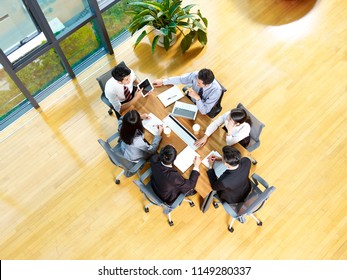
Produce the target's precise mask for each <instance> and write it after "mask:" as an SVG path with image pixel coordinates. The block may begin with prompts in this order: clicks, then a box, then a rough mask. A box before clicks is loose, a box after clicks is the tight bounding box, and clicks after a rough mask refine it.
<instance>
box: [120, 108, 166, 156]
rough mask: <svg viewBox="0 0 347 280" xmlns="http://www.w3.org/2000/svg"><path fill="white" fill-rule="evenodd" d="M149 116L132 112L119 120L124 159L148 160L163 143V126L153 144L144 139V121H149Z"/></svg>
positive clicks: (160, 127)
mask: <svg viewBox="0 0 347 280" xmlns="http://www.w3.org/2000/svg"><path fill="white" fill-rule="evenodd" d="M148 118H149V116H148V114H141V116H140V114H139V113H138V112H137V111H136V110H131V111H129V112H128V113H126V114H125V115H124V117H122V118H120V119H119V123H118V129H119V133H120V140H121V141H122V142H121V149H122V151H123V154H124V157H125V158H127V159H129V160H131V161H134V162H136V161H138V160H140V159H142V158H144V159H147V158H149V157H150V156H151V155H152V154H154V153H155V152H156V151H157V149H158V146H159V143H160V141H161V133H162V131H163V126H158V131H159V135H155V136H154V139H153V142H152V144H149V143H148V142H147V141H146V140H145V137H144V127H143V125H142V119H148Z"/></svg>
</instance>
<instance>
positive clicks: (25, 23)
mask: <svg viewBox="0 0 347 280" xmlns="http://www.w3.org/2000/svg"><path fill="white" fill-rule="evenodd" d="M43 41H46V38H45V37H44V35H43V34H42V32H41V31H40V29H39V27H38V25H37V24H36V22H35V21H34V20H33V17H32V15H31V14H30V13H29V12H28V10H27V8H26V6H25V5H24V4H23V2H22V1H20V0H1V10H0V48H1V49H2V50H3V51H4V53H5V54H7V55H9V56H8V58H9V60H10V61H12V62H13V61H16V60H17V59H19V58H20V57H22V56H23V55H25V54H26V53H28V52H29V51H30V50H32V49H34V48H36V47H37V46H38V45H40V44H42V42H43Z"/></svg>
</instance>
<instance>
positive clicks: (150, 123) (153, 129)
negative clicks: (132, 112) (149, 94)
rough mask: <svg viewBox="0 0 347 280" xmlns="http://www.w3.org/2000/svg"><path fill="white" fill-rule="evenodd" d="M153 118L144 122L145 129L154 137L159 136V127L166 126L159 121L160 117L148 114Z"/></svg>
mask: <svg viewBox="0 0 347 280" xmlns="http://www.w3.org/2000/svg"><path fill="white" fill-rule="evenodd" d="M148 115H149V116H150V117H151V118H150V119H148V120H142V124H143V127H144V128H145V129H147V130H148V131H149V132H150V133H152V134H153V135H158V128H157V125H164V123H163V122H162V121H161V120H160V119H158V117H157V116H156V115H154V114H152V113H149V114H148Z"/></svg>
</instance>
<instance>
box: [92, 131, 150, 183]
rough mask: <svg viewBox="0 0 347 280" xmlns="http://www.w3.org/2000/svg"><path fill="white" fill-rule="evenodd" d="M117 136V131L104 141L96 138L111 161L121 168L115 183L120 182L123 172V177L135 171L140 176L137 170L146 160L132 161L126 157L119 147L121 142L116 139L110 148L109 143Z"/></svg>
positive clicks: (129, 175) (133, 173) (131, 174)
mask: <svg viewBox="0 0 347 280" xmlns="http://www.w3.org/2000/svg"><path fill="white" fill-rule="evenodd" d="M118 138H119V132H116V133H115V134H113V135H112V136H111V137H110V138H108V139H107V140H106V142H105V141H103V140H102V139H99V140H98V142H99V144H100V145H101V146H102V147H103V148H104V150H105V152H106V153H107V155H108V157H109V158H110V160H111V162H112V163H113V164H114V165H116V166H118V167H120V168H122V169H123V170H122V172H121V173H119V174H118V175H117V177H116V180H115V183H116V184H117V185H119V184H120V180H119V178H120V177H121V176H122V175H123V174H124V176H125V177H131V176H133V175H135V174H136V173H137V175H138V176H139V177H140V172H139V170H140V169H141V168H142V167H143V165H144V164H145V162H146V161H145V160H144V159H140V160H139V161H138V162H137V163H134V162H132V161H130V160H128V159H126V158H125V157H124V156H123V154H122V152H121V147H120V146H121V143H120V142H118V141H117V145H116V146H114V147H113V148H112V147H111V145H110V143H111V142H112V141H114V140H116V139H118Z"/></svg>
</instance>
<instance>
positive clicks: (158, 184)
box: [150, 145, 201, 205]
mask: <svg viewBox="0 0 347 280" xmlns="http://www.w3.org/2000/svg"><path fill="white" fill-rule="evenodd" d="M176 156H177V151H176V149H175V148H174V147H173V146H171V145H167V146H165V147H164V148H162V149H161V150H160V154H159V155H153V156H152V157H151V159H150V162H151V169H152V177H151V184H152V188H153V191H154V192H155V193H156V195H157V196H158V197H159V198H160V199H161V200H163V201H165V202H166V203H167V204H169V205H170V204H172V203H173V202H174V201H175V199H176V198H177V197H178V196H179V194H180V193H184V194H186V196H189V195H192V194H195V191H194V188H195V185H196V182H197V181H198V178H199V176H200V173H199V166H200V163H201V159H200V157H195V159H194V169H193V170H192V172H191V173H190V176H189V179H185V178H183V177H182V175H181V174H180V173H179V172H178V171H177V170H176V169H174V168H173V165H172V164H173V162H174V160H175V159H176Z"/></svg>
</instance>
